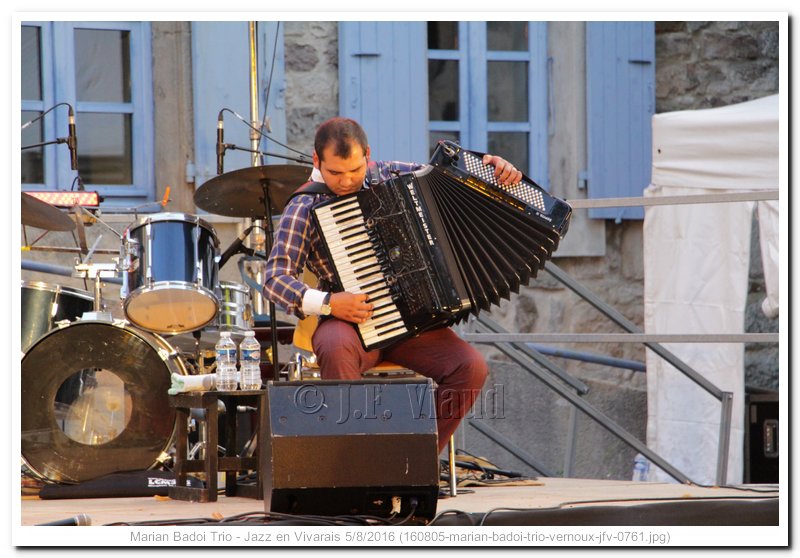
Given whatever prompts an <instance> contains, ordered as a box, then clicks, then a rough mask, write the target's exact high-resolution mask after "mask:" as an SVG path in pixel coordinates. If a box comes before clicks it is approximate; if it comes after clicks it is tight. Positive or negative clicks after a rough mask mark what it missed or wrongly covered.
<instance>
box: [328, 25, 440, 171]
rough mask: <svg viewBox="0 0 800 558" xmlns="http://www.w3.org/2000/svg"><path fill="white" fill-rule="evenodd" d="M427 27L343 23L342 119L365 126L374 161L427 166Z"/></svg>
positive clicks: (340, 42)
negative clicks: (353, 120)
mask: <svg viewBox="0 0 800 558" xmlns="http://www.w3.org/2000/svg"><path fill="white" fill-rule="evenodd" d="M425 40H426V23H425V22H424V21H413V22H392V21H346V22H341V23H339V113H340V114H341V115H342V116H346V117H349V118H353V119H355V120H357V121H358V122H360V123H361V125H362V126H363V127H364V130H366V132H367V136H368V138H369V143H370V148H371V151H372V158H373V159H375V160H381V159H388V160H401V161H421V162H424V161H427V160H428V153H427V151H428V139H427V133H428V64H427V58H426V49H427V45H426V42H425Z"/></svg>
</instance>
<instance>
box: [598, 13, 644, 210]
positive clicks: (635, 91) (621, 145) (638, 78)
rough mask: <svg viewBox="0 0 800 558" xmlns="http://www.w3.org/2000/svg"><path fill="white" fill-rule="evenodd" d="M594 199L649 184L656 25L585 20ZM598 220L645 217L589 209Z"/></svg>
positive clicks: (636, 191) (635, 192)
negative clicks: (586, 21)
mask: <svg viewBox="0 0 800 558" xmlns="http://www.w3.org/2000/svg"><path fill="white" fill-rule="evenodd" d="M586 72H587V76H586V89H587V91H586V95H587V127H588V148H587V149H588V160H589V161H588V164H589V165H588V167H589V168H588V189H589V197H590V198H617V197H631V196H641V195H642V191H643V190H644V188H645V187H647V185H648V184H649V183H650V170H651V164H652V153H651V144H652V125H651V118H652V116H653V114H654V112H655V24H654V23H653V22H634V21H631V22H588V23H587V24H586ZM589 216H590V217H592V218H599V219H616V220H620V219H642V218H644V210H643V209H642V208H641V207H629V208H597V209H590V210H589Z"/></svg>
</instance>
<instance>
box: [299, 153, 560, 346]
mask: <svg viewBox="0 0 800 558" xmlns="http://www.w3.org/2000/svg"><path fill="white" fill-rule="evenodd" d="M571 215H572V208H571V207H570V206H569V204H567V203H566V202H565V201H563V200H560V199H558V198H555V197H552V196H550V195H549V194H548V193H547V192H546V191H544V190H543V189H542V188H541V187H540V186H538V185H537V184H536V183H535V182H533V181H532V180H530V179H529V178H527V177H524V178H523V180H522V181H520V182H519V183H517V184H513V185H510V186H504V185H501V184H499V183H498V182H497V180H496V179H495V177H494V167H492V166H491V165H484V164H483V162H482V156H481V154H479V153H475V152H471V151H467V150H464V149H462V148H461V147H460V146H458V145H457V144H455V143H453V142H449V141H443V142H440V143H439V146H438V147H437V149H436V151H435V152H434V155H433V157H432V159H431V161H430V163H429V164H428V165H425V166H424V167H423V168H421V169H420V170H417V171H414V172H410V173H402V174H398V175H397V176H395V177H393V178H391V179H389V180H386V181H384V182H381V183H379V184H374V185H372V186H370V187H369V188H366V189H363V190H361V191H359V192H357V193H355V194H349V195H347V196H342V197H338V198H334V199H332V200H328V201H326V202H323V203H321V204H319V205H317V206H315V207H314V208H313V209H312V218H313V219H314V222H315V224H316V226H317V229H318V231H319V233H320V237H321V239H322V244H323V246H324V248H325V250H326V251H327V255H328V256H329V258H330V260H331V262H332V263H333V267H334V269H335V276H336V277H335V282H336V284H335V285H334V288H335V290H341V291H348V292H352V293H367V294H368V296H369V300H370V302H372V303H373V307H374V310H373V315H372V317H371V318H370V319H369V320H368V321H367V322H365V323H362V324H354V325H355V327H356V329H357V330H358V334H359V337H360V339H361V342H362V344H363V346H364V348H365V349H366V350H372V349H380V348H383V347H385V346H387V345H390V344H392V343H395V342H397V341H400V340H402V339H405V338H407V337H411V336H414V335H418V334H419V333H421V332H423V331H425V330H428V329H432V328H436V327H443V326H448V325H452V324H454V323H458V322H460V321H463V320H464V319H466V318H467V317H468V316H469V315H470V314H474V315H477V314H478V313H479V312H480V311H481V310H488V309H489V308H490V307H491V305H492V304H495V305H496V304H499V303H500V300H501V299H504V298H505V299H508V298H510V296H511V293H516V292H518V291H519V287H520V286H522V285H526V284H528V282H529V281H530V280H531V279H532V278H534V277H536V275H537V273H538V271H539V270H540V269H541V268H542V267H544V264H545V262H546V261H547V260H548V259H549V258H550V257H551V256H552V254H553V252H554V251H555V250H556V249H557V248H558V243H559V240H560V239H561V238H563V236H564V235H565V234H566V232H567V229H568V227H569V220H570V217H571Z"/></svg>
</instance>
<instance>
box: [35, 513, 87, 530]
mask: <svg viewBox="0 0 800 558" xmlns="http://www.w3.org/2000/svg"><path fill="white" fill-rule="evenodd" d="M91 524H92V520H91V518H90V517H89V516H88V515H86V514H85V513H79V514H78V515H76V516H74V517H70V518H67V519H59V520H58V521H51V522H49V523H37V524H36V526H37V527H57V526H62V525H69V526H75V525H91Z"/></svg>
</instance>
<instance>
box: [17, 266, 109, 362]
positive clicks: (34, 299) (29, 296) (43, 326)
mask: <svg viewBox="0 0 800 558" xmlns="http://www.w3.org/2000/svg"><path fill="white" fill-rule="evenodd" d="M21 305H22V322H21V323H22V328H21V333H22V344H21V345H20V347H21V348H22V350H23V351H24V350H25V349H27V348H28V347H30V346H31V345H32V344H33V342H34V341H36V340H37V339H39V337H41V336H42V335H44V334H45V333H47V332H48V331H51V330H52V329H54V328H55V327H56V323H58V322H60V321H62V320H68V321H73V320H76V319H77V318H80V317H81V316H83V313H84V312H91V311H92V310H94V297H93V296H92V295H91V294H89V293H88V292H86V291H82V290H80V289H73V288H70V287H62V286H61V285H51V284H49V283H41V282H38V281H33V282H29V281H22V298H21Z"/></svg>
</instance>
